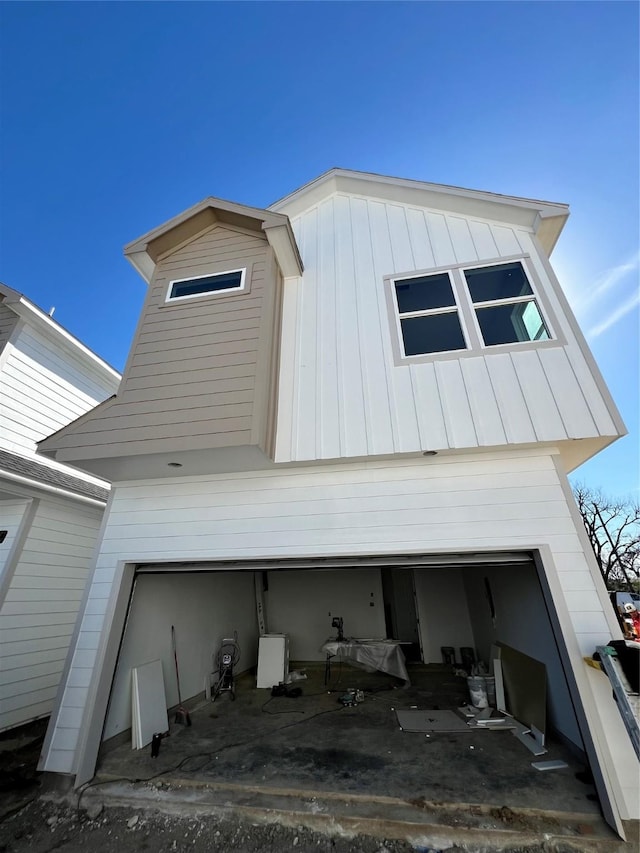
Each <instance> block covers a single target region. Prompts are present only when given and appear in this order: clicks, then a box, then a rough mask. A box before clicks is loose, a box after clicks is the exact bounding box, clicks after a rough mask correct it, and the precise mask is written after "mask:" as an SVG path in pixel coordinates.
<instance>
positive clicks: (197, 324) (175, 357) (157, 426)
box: [60, 227, 274, 454]
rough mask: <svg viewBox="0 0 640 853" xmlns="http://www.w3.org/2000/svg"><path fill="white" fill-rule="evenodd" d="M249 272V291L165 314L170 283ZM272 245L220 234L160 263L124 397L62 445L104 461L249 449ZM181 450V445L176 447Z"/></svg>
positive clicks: (225, 231) (180, 305)
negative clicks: (190, 443)
mask: <svg viewBox="0 0 640 853" xmlns="http://www.w3.org/2000/svg"><path fill="white" fill-rule="evenodd" d="M244 267H248V269H249V271H250V281H249V285H250V289H249V290H248V292H246V293H232V294H229V295H225V296H219V297H207V296H205V297H200V298H195V299H192V300H185V301H182V302H176V303H173V304H169V305H167V304H166V303H165V298H166V294H167V289H168V287H169V282H170V281H172V280H173V279H181V278H189V277H191V276H193V277H196V276H200V275H206V274H210V273H212V272H219V271H223V270H225V269H239V268H244ZM271 275H272V266H271V249H270V247H269V245H268V243H267V242H266V238H264V237H263V236H261V235H256V236H253V235H251V234H248V233H244V232H239V231H234V230H233V229H229V228H224V227H215V228H213V229H211V230H209V231H208V232H206V233H205V234H203V235H202V236H200V237H198V238H197V239H195V240H193V241H192V242H191V243H189V244H188V245H186V246H184V247H183V248H181V249H179V250H177V251H176V252H174V253H173V254H172V255H170V256H168V257H167V258H165V259H164V260H162V261H160V262H159V263H158V265H157V268H156V273H155V275H154V278H153V280H152V282H151V284H150V285H149V292H148V295H147V299H146V301H145V305H144V308H143V314H142V317H141V320H140V324H139V327H138V331H137V333H136V337H135V340H134V343H133V347H132V351H131V355H130V358H129V362H128V364H127V368H126V370H125V376H124V378H123V381H122V385H121V388H120V391H119V392H118V398H117V400H116V401H114V403H113V404H112V405H110V406H109V407H107V408H106V409H105V410H104V411H103V412H99V413H97V415H96V417H95V418H89V419H87V420H86V422H85V423H83V424H79V425H78V428H77V429H74V431H73V433H71V434H70V435H68V436H67V437H64V438H62V439H61V440H60V446H61V447H87V448H89V447H95V448H104V449H105V452H106V453H107V454H113V453H116V452H117V453H120V452H123V453H136V452H149V448H150V447H151V444H150V442H153V443H154V449H155V450H158V449H162V450H171V449H175V448H176V447H177V446H178V444H179V443H180V442H181V441H183V440H184V439H188V438H189V437H194V439H195V440H199V441H200V444H198V446H202V442H203V441H204V442H205V443H206V437H207V436H210V442H209V445H208V446H211V447H221V446H238V445H241V444H248V443H250V440H251V429H252V426H253V424H254V418H255V413H256V393H257V383H256V377H257V375H258V371H259V361H260V353H261V346H262V340H263V335H264V328H263V309H264V302H265V288H268V287H273V286H274V282H272V281H271V280H270V276H271ZM174 444H175V446H174Z"/></svg>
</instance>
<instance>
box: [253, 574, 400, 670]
mask: <svg viewBox="0 0 640 853" xmlns="http://www.w3.org/2000/svg"><path fill="white" fill-rule="evenodd" d="M268 586H269V588H268V591H267V592H266V593H265V604H266V611H267V620H268V627H269V632H273V633H281V634H288V635H289V658H290V659H291V660H299V661H306V660H308V661H313V660H324V658H325V655H324V653H323V652H321V651H320V647H321V646H322V644H323V643H324V642H325V641H326V640H327V639H328V638H329V637H335V635H336V629H335V628H332V627H331V619H332V617H333V616H341V617H342V618H343V619H344V632H345V636H347V637H358V638H362V639H364V638H369V639H373V638H382V637H384V636H385V635H386V631H385V621H384V604H383V600H382V582H381V579H380V569H341V570H336V571H326V570H317V571H308V570H302V571H277V572H269V574H268ZM329 614H331V615H329Z"/></svg>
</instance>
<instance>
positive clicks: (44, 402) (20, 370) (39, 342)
mask: <svg viewBox="0 0 640 853" xmlns="http://www.w3.org/2000/svg"><path fill="white" fill-rule="evenodd" d="M116 387H117V380H116V379H115V378H114V377H112V376H111V375H107V374H105V373H103V372H101V371H99V370H98V369H97V368H95V367H93V366H91V365H89V364H87V363H86V362H85V361H83V360H81V359H80V358H79V357H78V355H77V354H76V353H74V352H72V351H71V350H70V349H68V348H67V347H66V346H64V344H62V343H61V342H59V341H57V342H54V341H52V340H49V339H48V338H47V337H45V336H44V335H43V334H41V333H40V332H39V331H37V330H35V329H32V328H29V327H28V326H24V327H23V328H22V329H21V331H20V334H19V335H18V337H17V338H16V340H15V341H14V343H13V344H12V346H11V350H10V352H9V353H8V357H7V359H6V361H5V363H4V365H3V368H2V382H0V433H1V434H2V436H3V443H4V445H5V447H11V448H13V449H22V450H29V451H33V450H35V444H36V442H38V441H40V440H41V439H43V438H45V437H46V436H48V435H50V434H51V433H53V432H55V431H57V430H58V429H60V428H61V427H63V426H66V425H67V424H68V423H70V422H71V421H73V420H75V419H76V418H78V417H80V416H81V415H83V414H85V412H88V411H89V410H90V409H93V408H94V406H96V405H97V404H98V403H100V402H102V400H104V399H106V397H108V396H110V395H111V394H112V393H113V392H114V391H115V390H116Z"/></svg>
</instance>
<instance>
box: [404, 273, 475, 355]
mask: <svg viewBox="0 0 640 853" xmlns="http://www.w3.org/2000/svg"><path fill="white" fill-rule="evenodd" d="M451 273H452V270H450V269H445V270H432V271H430V272H426V273H412V274H410V275H402V276H395V277H394V278H393V279H392V286H391V291H392V298H393V305H394V309H395V312H394V313H395V318H396V330H397V334H398V341H399V343H400V353H401V357H402V358H421V357H423V356H437V355H440V351H438V352H428V353H416V354H415V355H407V354H406V353H405V349H404V335H403V334H402V321H403V320H411V319H412V318H414V317H435V316H438V315H440V314H455V315H456V317H457V318H458V322H459V323H460V329H461V331H462V337H463V339H464V344H465V345H464V347H461V348H460V349H456V350H442V352H447V353H461V352H466V351H467V350H468V349H469V346H470V343H469V335H468V334H467V330H466V328H465V325H466V324H465V322H464V319H463V316H462V309H461V305H460V298H459V295H458V288H457V287H456V283H455V281H454V278H453V275H452V274H451ZM436 275H438V276H440V275H446V276H447V277H448V279H449V284H450V285H451V292H452V294H453V305H447V306H445V307H444V308H424V309H420V310H418V311H404V312H401V311H400V307H399V305H398V293H397V290H396V284H398V283H399V282H402V281H410V280H411V279H414V278H428V277H429V276H436Z"/></svg>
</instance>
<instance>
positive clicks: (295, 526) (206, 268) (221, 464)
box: [40, 169, 640, 830]
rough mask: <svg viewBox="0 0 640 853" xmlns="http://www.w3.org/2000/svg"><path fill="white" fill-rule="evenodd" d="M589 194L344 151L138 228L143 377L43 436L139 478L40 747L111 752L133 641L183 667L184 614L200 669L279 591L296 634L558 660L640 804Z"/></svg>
mask: <svg viewBox="0 0 640 853" xmlns="http://www.w3.org/2000/svg"><path fill="white" fill-rule="evenodd" d="M567 216H568V208H567V207H566V206H565V205H563V204H555V203H550V202H543V201H536V200H531V199H523V198H512V197H508V196H503V195H495V194H492V193H487V192H477V191H472V190H463V189H458V188H455V187H448V186H440V185H434V184H428V183H422V182H418V181H411V180H401V179H395V178H387V177H381V176H377V175H371V174H364V173H358V172H350V171H343V170H338V169H336V170H332V171H330V172H327V173H326V174H324V175H322V176H321V177H320V178H318V179H317V180H315V181H313V182H312V183H310V184H308V185H306V186H304V187H302V188H301V189H300V190H298V191H296V192H294V193H293V194H291V195H289V196H287V197H286V198H284V199H282V200H281V201H279V202H277V203H276V204H274V205H272V206H271V207H270V208H269V209H266V210H261V209H255V208H251V207H246V206H243V205H240V204H234V203H230V202H227V201H222V200H220V199H216V198H208V199H205V200H204V201H203V202H201V203H200V204H198V205H196V206H195V207H193V208H191V209H190V210H188V211H186V212H185V213H183V214H181V215H180V216H178V217H176V218H175V219H173V220H171V221H169V222H167V223H166V224H164V225H162V226H160V227H159V228H157V229H156V230H154V231H151V232H150V233H148V234H146V235H145V236H144V237H142V238H140V239H139V240H137V241H135V242H134V243H132V244H130V245H129V246H127V248H126V250H125V254H126V256H127V257H128V259H129V260H130V261H131V263H132V264H133V265H134V266H135V267H136V269H137V270H138V271H139V272H140V274H141V275H142V276H143V278H144V279H145V280H146V281H147V282H148V293H147V297H146V301H145V304H144V308H143V310H142V315H141V318H140V322H139V325H138V328H137V331H136V334H135V338H134V341H133V344H132V347H131V352H130V355H129V359H128V361H127V365H126V368H125V371H124V377H123V381H122V384H121V386H120V389H119V391H118V394H117V396H115V397H113V398H111V399H110V400H108V401H106V402H104V403H102V404H101V405H100V406H98V407H97V408H96V409H94V410H93V411H92V412H89V413H88V414H87V415H85V416H84V417H82V418H80V419H79V420H78V421H76V422H75V423H73V424H71V425H70V426H67V427H65V428H63V429H61V430H60V431H59V432H57V433H55V434H54V435H52V436H50V437H49V438H47V439H46V440H45V441H43V442H41V443H40V450H41V452H43V453H45V454H47V455H49V456H51V457H53V458H55V459H56V460H58V461H60V462H65V463H68V464H71V465H74V466H78V467H79V468H82V469H83V470H85V471H87V472H90V473H92V474H93V475H95V476H99V477H104V478H105V479H107V480H109V481H111V482H112V483H113V489H112V494H111V497H110V502H109V507H108V513H107V516H106V521H105V524H104V527H103V530H102V534H101V541H100V547H99V551H98V554H97V558H96V561H95V566H94V569H93V575H92V579H91V582H90V584H89V587H88V591H87V596H86V600H85V602H84V608H83V612H82V614H81V616H80V618H79V620H78V623H77V626H76V632H75V636H74V641H73V646H72V650H71V652H70V654H69V657H68V659H67V666H66V674H65V679H64V684H63V686H62V688H61V690H60V692H59V695H58V700H57V706H56V710H55V713H54V715H53V716H52V722H51V725H50V728H49V732H48V736H47V740H46V743H45V748H44V751H43V756H42V761H41V768H42V769H45V770H48V771H53V772H58V773H64V774H70V775H74V776H75V779H76V782H77V783H78V784H80V783H82V782H84V781H86V780H87V779H89V778H91V776H92V775H93V773H94V768H95V764H96V756H97V752H98V748H99V746H100V743H101V742H102V741H103V740H107V739H109V738H111V737H113V736H114V735H116V734H118V733H121V732H122V731H124V730H126V729H127V728H128V727H129V726H130V725H131V712H130V694H129V683H130V670H131V667H132V666H135V665H137V663H139V662H144V661H145V660H149V659H152V658H153V657H161V658H162V660H163V663H164V666H165V667H166V669H167V673H170V672H171V669H170V666H171V661H172V658H171V647H170V643H169V638H168V636H167V630H166V626H167V625H172V624H173V625H175V626H176V629H177V630H178V631H179V632H180V635H181V636H182V637H184V642H185V644H186V645H188V648H189V650H190V652H189V655H188V660H186V661H185V662H184V664H183V666H184V673H183V672H181V681H182V692H183V696H187V697H188V696H194V695H196V694H198V693H200V692H201V691H202V690H203V679H206V677H207V673H208V671H209V670H210V668H211V652H212V650H213V649H215V648H216V645H217V644H218V643H219V642H220V639H221V638H222V637H225V636H231V635H232V633H231V632H232V631H234V630H235V631H237V634H238V638H239V641H240V643H241V645H242V648H243V650H244V653H243V654H244V659H243V665H244V666H245V667H250V666H252V665H254V664H255V662H256V651H257V638H258V628H257V620H256V596H258V597H261V596H262V597H263V599H264V600H263V601H261V602H260V606H261V607H262V605H264V612H265V613H266V629H267V630H268V631H270V632H284V633H287V634H288V636H289V641H290V653H291V657H292V658H294V659H296V660H305V661H310V660H320V659H321V658H322V653H321V651H320V646H321V645H322V642H323V641H324V640H325V639H326V637H327V635H328V633H329V631H330V622H331V620H330V619H328V618H327V614H328V613H329V614H336V615H338V614H339V615H340V616H341V617H342V618H344V622H345V628H346V630H347V631H348V633H349V635H350V636H359V637H380V636H383V637H384V636H391V635H393V636H396V637H397V638H398V639H401V640H405V641H406V642H410V643H411V644H412V648H413V650H414V654H415V657H416V659H418V660H421V661H423V662H425V663H429V662H434V661H438V662H439V661H441V654H442V652H441V649H442V647H445V646H453V647H456V648H460V647H464V646H471V647H474V648H476V649H477V652H478V655H479V656H480V657H482V658H484V659H485V660H486V659H487V657H488V655H489V648H490V646H491V644H492V643H494V642H496V641H502V642H505V643H508V644H509V645H511V646H513V647H515V648H517V649H519V650H520V651H521V652H523V653H525V654H528V655H530V656H532V657H534V658H536V659H537V660H539V661H541V662H543V663H544V664H545V667H546V672H547V679H548V695H549V701H548V704H549V719H550V723H551V725H552V727H553V728H554V729H555V730H556V731H557V732H558V733H559V734H560V735H561V736H562V737H564V738H565V739H566V740H567V741H569V742H571V743H573V744H574V745H575V746H576V748H578V749H581V750H583V751H584V753H585V755H586V756H587V758H588V760H589V762H590V763H591V767H592V769H593V770H594V774H595V776H596V782H597V785H598V790H599V793H600V797H601V800H602V803H603V808H604V810H605V813H606V814H607V815H608V817H609V819H610V821H611V822H612V823H613V824H614V825H615V826H617V827H618V829H619V830H620V829H621V826H622V822H624V821H625V820H633V819H637V818H638V817H639V816H640V815H639V814H638V799H637V765H635V766H631V767H630V765H629V752H630V748H629V741H628V738H627V734H626V731H625V729H624V727H623V725H622V721H621V719H620V715H619V714H618V711H617V709H616V707H615V705H614V703H613V701H612V699H611V691H610V687H608V685H607V680H606V678H605V677H604V676H603V675H602V674H601V673H598V672H596V671H595V670H594V669H593V668H591V667H588V666H587V665H586V664H585V662H584V659H583V658H584V656H591V655H592V654H593V652H594V650H595V647H596V645H598V644H602V643H606V642H608V641H609V640H610V639H611V638H612V637H613V638H618V637H619V636H620V632H619V627H618V625H617V622H616V619H615V615H614V614H613V612H612V610H611V608H610V606H609V604H608V601H607V597H606V591H605V588H604V586H603V584H602V581H601V578H600V575H599V572H598V569H597V566H596V564H595V561H594V559H593V555H592V553H591V551H590V546H589V543H588V541H587V539H586V536H585V534H584V530H583V527H582V524H581V520H580V517H579V515H578V512H577V510H576V507H575V504H574V501H573V498H572V494H571V489H570V487H569V484H568V481H567V474H568V473H569V472H570V471H572V470H573V469H575V468H576V467H577V466H578V465H580V464H581V463H582V462H584V461H585V460H587V459H589V458H590V457H591V456H593V455H594V454H595V453H597V452H599V451H600V450H602V449H603V448H605V447H606V446H607V445H608V444H610V443H611V442H613V441H615V440H616V439H617V438H618V437H619V436H621V435H623V434H624V432H625V428H624V425H623V423H622V421H621V419H620V416H619V414H618V412H617V410H616V407H615V405H614V403H613V401H612V400H611V397H610V395H609V393H608V391H607V389H606V387H605V385H604V383H603V380H602V377H601V375H600V373H599V371H598V369H597V367H596V365H595V363H594V361H593V358H592V356H591V354H590V352H589V350H588V348H587V345H586V343H585V341H584V338H583V336H582V334H581V332H580V330H579V328H578V327H577V325H576V322H575V319H574V317H573V314H572V312H571V310H570V308H569V306H568V304H567V301H566V299H565V297H564V295H563V293H562V290H561V288H560V285H559V284H558V281H557V279H556V276H555V274H554V272H553V269H552V268H551V265H550V263H549V255H550V254H551V252H552V250H553V247H554V245H555V243H556V240H557V239H558V237H559V235H560V233H561V231H562V228H563V226H564V224H565V221H566V219H567ZM256 578H259V582H258V583H257V584H256V583H255V580H256ZM132 589H133V590H135V594H134V595H133V597H132V596H131V592H132ZM489 591H490V593H491V594H490V595H489V594H488V592H489ZM490 599H491V600H490ZM523 607H526V612H527V618H526V620H524V619H522V616H521V614H522V608H523ZM125 626H126V630H125ZM123 634H124V635H123ZM172 685H173V681H172V680H171V679H167V694H168V696H167V698H168V702H169V704H170V705H172V704H175V702H176V701H177V697H176V695H175V688H174V687H173V686H172Z"/></svg>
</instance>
